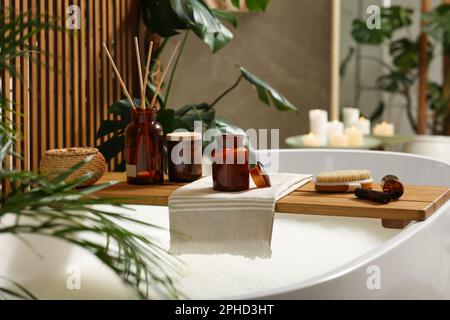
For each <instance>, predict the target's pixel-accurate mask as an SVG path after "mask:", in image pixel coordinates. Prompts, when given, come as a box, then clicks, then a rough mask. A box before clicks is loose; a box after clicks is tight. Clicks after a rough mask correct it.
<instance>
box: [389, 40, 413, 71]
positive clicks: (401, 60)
mask: <svg viewBox="0 0 450 320" xmlns="http://www.w3.org/2000/svg"><path fill="white" fill-rule="evenodd" d="M390 53H391V55H392V58H393V63H394V65H395V66H396V67H397V68H398V69H399V70H400V71H408V70H411V69H415V68H417V67H418V66H419V44H418V42H413V41H411V40H410V39H408V38H402V39H399V40H396V41H394V42H392V43H391V45H390Z"/></svg>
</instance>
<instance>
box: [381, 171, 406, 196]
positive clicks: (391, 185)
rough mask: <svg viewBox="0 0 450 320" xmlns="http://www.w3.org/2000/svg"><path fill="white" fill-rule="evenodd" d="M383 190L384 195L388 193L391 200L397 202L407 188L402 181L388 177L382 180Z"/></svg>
mask: <svg viewBox="0 0 450 320" xmlns="http://www.w3.org/2000/svg"><path fill="white" fill-rule="evenodd" d="M381 188H382V189H383V192H384V193H388V194H389V195H390V196H391V199H394V200H397V199H400V198H401V197H402V196H403V193H404V192H405V188H404V186H403V184H402V183H401V182H400V179H399V178H397V177H396V176H394V175H388V176H385V177H384V178H383V180H381Z"/></svg>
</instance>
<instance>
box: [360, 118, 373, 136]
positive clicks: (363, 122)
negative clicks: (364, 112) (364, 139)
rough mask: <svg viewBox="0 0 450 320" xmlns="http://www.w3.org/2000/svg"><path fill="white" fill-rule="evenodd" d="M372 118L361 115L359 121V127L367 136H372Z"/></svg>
mask: <svg viewBox="0 0 450 320" xmlns="http://www.w3.org/2000/svg"><path fill="white" fill-rule="evenodd" d="M370 125H371V123H370V120H368V119H366V118H364V117H361V118H360V119H359V122H358V129H359V130H361V131H362V133H363V134H364V135H365V136H370Z"/></svg>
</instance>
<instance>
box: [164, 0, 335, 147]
mask: <svg viewBox="0 0 450 320" xmlns="http://www.w3.org/2000/svg"><path fill="white" fill-rule="evenodd" d="M234 34H235V39H234V40H233V41H232V43H231V44H230V45H229V46H228V47H226V48H225V49H223V50H222V51H220V52H218V53H217V54H215V55H212V54H211V53H210V52H209V51H208V48H207V47H206V46H205V45H203V44H202V43H201V41H199V40H198V39H197V38H196V37H195V36H193V35H191V37H190V39H189V41H188V44H187V46H186V49H185V50H186V51H185V53H184V56H183V57H182V60H181V62H180V66H179V70H178V73H177V78H176V81H175V83H174V87H173V91H172V97H171V101H170V105H171V107H174V106H177V107H180V106H182V105H184V104H187V103H192V102H212V101H213V100H214V98H215V97H217V96H218V95H219V94H220V93H221V92H223V91H224V90H225V89H226V88H227V87H228V86H230V85H231V84H232V83H233V82H234V81H235V80H236V79H237V77H238V76H239V70H238V68H237V67H235V66H236V65H237V64H239V65H243V66H245V67H246V68H248V69H249V70H250V71H251V72H253V73H254V74H256V75H257V76H259V77H261V78H263V79H264V80H266V81H268V82H269V83H270V84H272V85H273V86H274V87H275V88H276V89H277V90H279V91H280V92H281V93H283V94H284V95H285V96H286V97H287V98H288V99H289V100H290V101H291V102H292V103H293V104H294V105H296V106H297V107H298V108H299V110H300V113H299V115H297V114H295V113H292V112H278V111H276V110H275V109H274V108H270V109H269V108H267V107H266V106H265V105H263V104H261V103H260V102H259V101H258V99H257V97H256V94H255V92H254V91H253V90H252V88H251V87H250V85H248V84H247V83H246V82H243V83H242V84H241V86H240V87H239V88H238V89H237V90H236V91H235V92H233V93H232V94H230V95H229V96H228V97H227V98H225V99H224V100H222V102H221V103H220V104H219V105H217V111H218V115H219V116H220V117H222V118H224V119H227V120H230V121H232V122H233V123H235V124H237V125H239V126H241V127H243V128H244V129H247V128H267V129H271V128H279V129H280V130H281V131H280V136H281V140H282V143H281V146H284V139H285V138H286V137H288V136H291V135H296V134H302V133H307V131H308V130H309V129H308V120H307V119H308V112H307V111H308V110H309V109H311V108H315V107H320V108H328V105H329V99H330V98H329V88H330V80H329V78H330V77H329V74H330V61H329V60H330V1H329V0H272V3H271V5H270V6H269V8H268V10H267V12H266V13H261V14H249V13H242V14H239V26H238V29H237V30H234ZM168 51H170V50H168Z"/></svg>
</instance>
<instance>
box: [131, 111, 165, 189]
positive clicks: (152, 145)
mask: <svg viewBox="0 0 450 320" xmlns="http://www.w3.org/2000/svg"><path fill="white" fill-rule="evenodd" d="M131 112H132V122H131V123H130V124H129V125H128V127H127V129H126V132H125V140H126V142H125V144H126V163H127V181H128V183H129V184H138V185H144V184H161V183H163V181H164V171H163V143H164V133H163V129H162V126H161V125H160V124H159V123H158V122H157V121H156V109H155V108H153V109H133V110H131Z"/></svg>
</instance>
